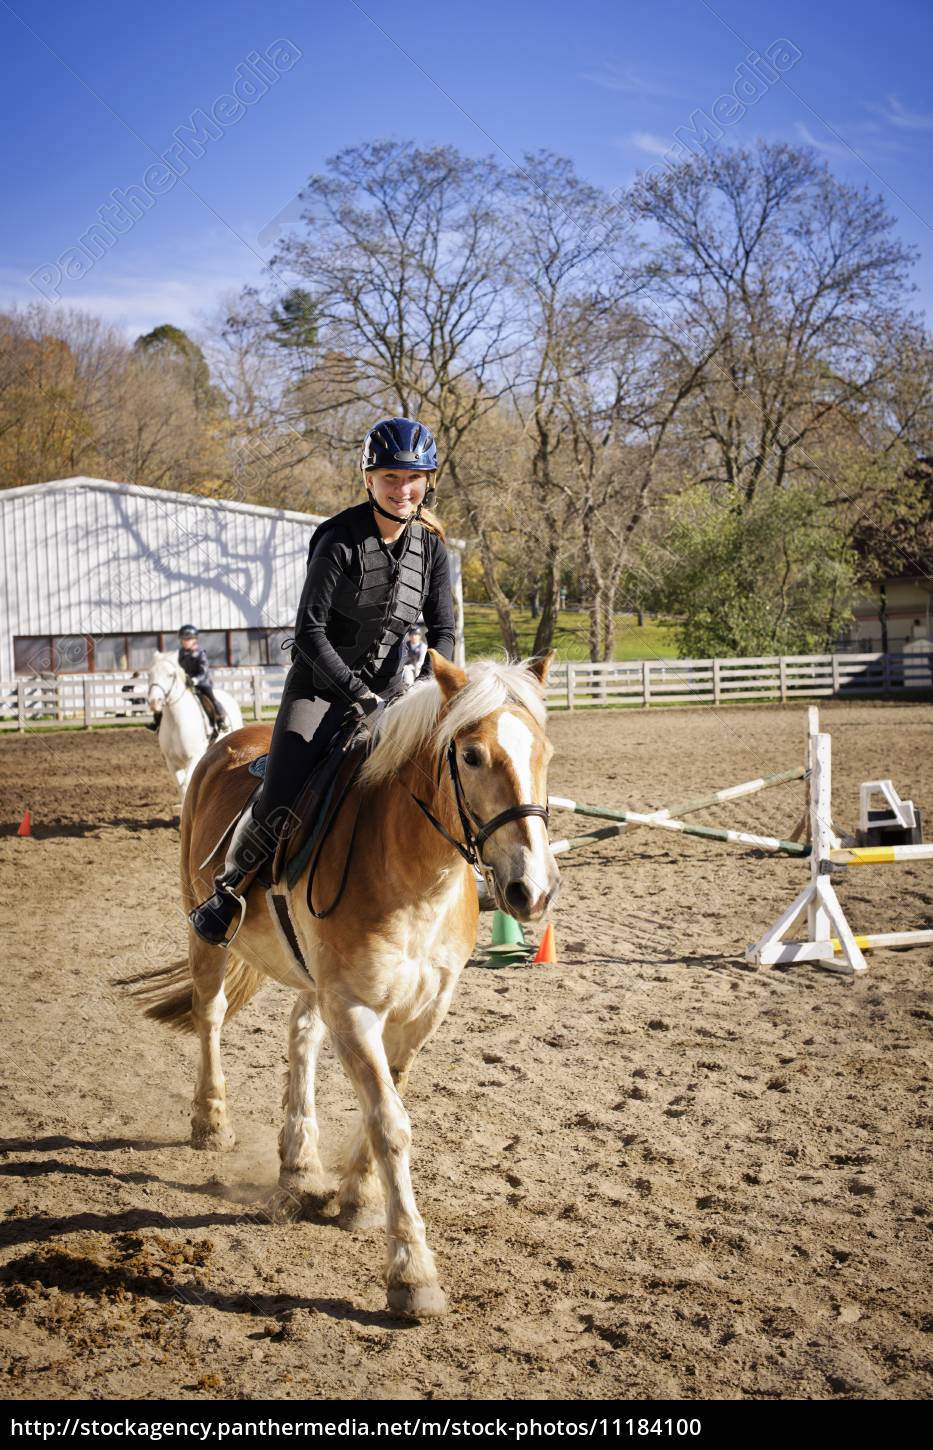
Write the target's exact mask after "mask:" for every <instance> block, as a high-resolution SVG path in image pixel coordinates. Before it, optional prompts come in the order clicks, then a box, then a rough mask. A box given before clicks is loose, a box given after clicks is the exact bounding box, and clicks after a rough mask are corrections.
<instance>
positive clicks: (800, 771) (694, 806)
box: [647, 765, 807, 820]
mask: <svg viewBox="0 0 933 1450" xmlns="http://www.w3.org/2000/svg"><path fill="white" fill-rule="evenodd" d="M806 774H807V770H806V766H803V765H798V766H797V767H796V768H795V769H794V770H782V771H781V772H780V773H779V774H778V775H763V776H759V778H758V779H757V780H746V781H743V783H742V784H741V785H728V786H726V788H725V789H724V790H714V791H710V793H709V794H708V795H700V796H697V797H696V798H695V799H694V800H691V801H682V802H679V803H678V804H677V805H674V806H664V807H663V808H662V809H661V810H659V811H648V812H647V814H648V815H651V816H654V817H655V819H657V820H665V819H667V817H669V816H674V817H675V818H677V819H679V818H680V817H681V816H689V815H691V814H692V812H693V811H702V810H705V809H706V807H707V806H715V805H719V803H720V802H721V801H737V800H739V799H740V798H741V797H742V796H746V795H755V794H756V792H758V791H760V790H768V789H770V787H771V786H773V785H786V784H787V783H788V781H792V780H803V779H804V777H805V776H806Z"/></svg>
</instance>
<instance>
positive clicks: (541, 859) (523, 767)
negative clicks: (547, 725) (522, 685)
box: [497, 710, 551, 882]
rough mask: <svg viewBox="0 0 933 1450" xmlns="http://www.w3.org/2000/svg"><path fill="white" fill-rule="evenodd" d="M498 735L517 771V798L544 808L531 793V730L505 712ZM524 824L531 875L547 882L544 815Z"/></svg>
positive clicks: (548, 873) (527, 803) (532, 739)
mask: <svg viewBox="0 0 933 1450" xmlns="http://www.w3.org/2000/svg"><path fill="white" fill-rule="evenodd" d="M497 736H498V740H499V744H500V745H501V746H502V749H503V750H504V752H505V754H506V755H507V756H508V757H509V760H510V761H511V763H512V769H513V770H514V771H515V779H516V781H517V783H518V799H519V801H520V802H521V804H522V805H544V801H536V800H535V798H534V794H533V792H532V779H531V751H532V747H533V745H534V736H533V735H532V733H531V730H530V729H529V728H528V726H527V725H526V724H525V722H524V720H520V719H519V718H518V716H517V715H513V714H511V712H510V711H508V710H503V711H502V714H501V715H500V716H499V721H498V727H497ZM525 824H526V825H527V826H528V829H529V833H530V836H531V850H530V855H531V860H530V861H529V863H528V874H529V875H530V876H531V877H532V878H533V879H534V880H536V881H538V882H546V881H548V880H549V879H550V874H551V872H550V869H549V863H550V854H551V848H550V845H549V843H548V834H547V822H546V821H544V820H543V819H542V817H541V816H526V817H525Z"/></svg>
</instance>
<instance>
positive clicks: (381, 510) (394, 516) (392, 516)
mask: <svg viewBox="0 0 933 1450" xmlns="http://www.w3.org/2000/svg"><path fill="white" fill-rule="evenodd" d="M366 492H367V493H368V494H369V501H370V503H371V504H372V506H373V508H374V509H375V511H376V513H377V514H382V517H383V518H384V519H391V520H392V522H393V523H396V524H410V523H411V521H412V519H415V518H417V517H418V516H419V514H420V513H421V505H420V504H419V505H418V512H417V513H414V514H410V515H409V516H408V518H407V519H400V518H399V516H398V514H390V513H389V510H388V509H384V508H383V507H382V504H381V503H377V502H376V495H375V494H374V493H373V491H372V489H371V488H369V487H368V486H367V489H366Z"/></svg>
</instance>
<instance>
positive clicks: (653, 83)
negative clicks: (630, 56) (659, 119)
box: [580, 60, 680, 99]
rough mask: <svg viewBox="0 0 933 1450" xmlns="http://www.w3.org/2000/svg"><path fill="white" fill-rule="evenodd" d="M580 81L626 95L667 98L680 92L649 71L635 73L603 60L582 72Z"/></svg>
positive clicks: (665, 79) (666, 80) (667, 81)
mask: <svg viewBox="0 0 933 1450" xmlns="http://www.w3.org/2000/svg"><path fill="white" fill-rule="evenodd" d="M580 79H581V80H584V81H589V82H590V84H591V85H594V86H599V87H601V89H602V90H604V91H621V92H624V93H625V94H627V95H633V96H641V97H642V98H643V99H644V98H645V97H647V96H659V97H665V98H669V97H671V96H678V97H679V95H680V91H679V90H678V89H677V88H676V87H675V86H673V85H672V83H671V82H670V80H669V79H667V78H666V77H663V76H661V75H660V74H657V73H655V74H651V73H650V71H645V70H640V71H636V70H635V69H634V68H633V67H632V66H620V65H617V64H616V63H615V61H611V60H604V61H601V62H600V64H599V65H598V66H596V67H594V68H593V69H592V70H589V71H583V72H582V73H581V75H580Z"/></svg>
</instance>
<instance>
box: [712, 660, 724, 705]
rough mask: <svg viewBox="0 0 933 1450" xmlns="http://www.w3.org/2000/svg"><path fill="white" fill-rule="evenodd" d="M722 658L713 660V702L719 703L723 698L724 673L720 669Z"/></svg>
mask: <svg viewBox="0 0 933 1450" xmlns="http://www.w3.org/2000/svg"><path fill="white" fill-rule="evenodd" d="M721 663H722V662H721V660H713V704H714V705H718V704H720V702H721V700H722V674H721V670H720V666H721Z"/></svg>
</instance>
